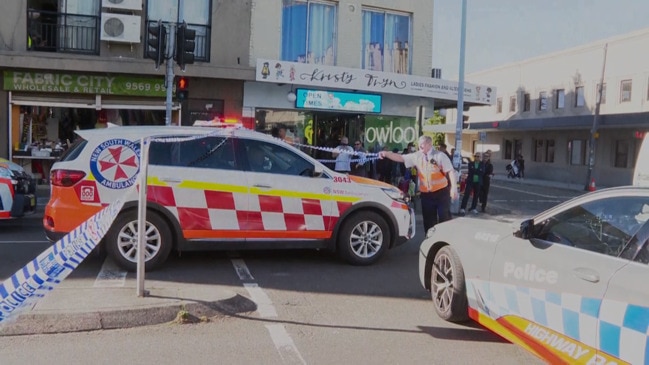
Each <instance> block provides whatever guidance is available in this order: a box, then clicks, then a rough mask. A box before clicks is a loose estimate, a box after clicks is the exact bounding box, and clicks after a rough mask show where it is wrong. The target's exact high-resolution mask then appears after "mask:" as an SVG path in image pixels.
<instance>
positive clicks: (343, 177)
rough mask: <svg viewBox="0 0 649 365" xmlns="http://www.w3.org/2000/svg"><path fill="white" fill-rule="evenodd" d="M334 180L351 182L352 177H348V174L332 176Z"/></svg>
mask: <svg viewBox="0 0 649 365" xmlns="http://www.w3.org/2000/svg"><path fill="white" fill-rule="evenodd" d="M334 182H339V183H350V182H352V179H350V178H349V176H334Z"/></svg>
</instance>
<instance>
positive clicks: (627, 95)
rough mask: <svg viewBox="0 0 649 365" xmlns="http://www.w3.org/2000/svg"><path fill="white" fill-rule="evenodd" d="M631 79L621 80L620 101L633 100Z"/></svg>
mask: <svg viewBox="0 0 649 365" xmlns="http://www.w3.org/2000/svg"><path fill="white" fill-rule="evenodd" d="M631 88H632V83H631V80H622V81H621V82H620V103H627V102H630V101H631Z"/></svg>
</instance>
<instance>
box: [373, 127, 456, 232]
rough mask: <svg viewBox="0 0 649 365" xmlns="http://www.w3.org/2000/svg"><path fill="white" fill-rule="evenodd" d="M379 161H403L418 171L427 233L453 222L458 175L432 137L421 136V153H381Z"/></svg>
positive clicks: (408, 166)
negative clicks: (450, 220) (452, 204)
mask: <svg viewBox="0 0 649 365" xmlns="http://www.w3.org/2000/svg"><path fill="white" fill-rule="evenodd" d="M379 158H389V159H390V160H392V161H396V162H403V163H404V164H405V166H406V168H410V167H415V168H416V170H417V178H418V180H419V192H420V198H419V199H420V201H421V213H422V215H423V218H424V233H425V232H427V231H428V230H429V229H430V228H432V227H433V226H435V224H437V223H441V222H444V221H447V220H449V219H451V217H450V216H449V214H448V213H449V211H450V206H451V199H456V198H457V195H458V193H457V176H456V173H455V170H454V169H453V165H452V164H451V161H450V160H449V158H448V157H447V156H446V155H445V154H444V153H443V152H440V151H436V150H435V149H434V148H433V140H432V139H431V138H430V137H429V136H421V137H419V151H415V152H412V153H407V154H403V155H400V154H398V153H394V152H388V151H381V152H379ZM447 175H448V176H447ZM449 181H450V189H449Z"/></svg>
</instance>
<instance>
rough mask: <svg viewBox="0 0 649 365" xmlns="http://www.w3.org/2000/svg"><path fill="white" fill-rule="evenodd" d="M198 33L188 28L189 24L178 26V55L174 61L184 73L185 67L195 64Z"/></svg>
mask: <svg viewBox="0 0 649 365" xmlns="http://www.w3.org/2000/svg"><path fill="white" fill-rule="evenodd" d="M195 39H196V31H195V30H193V29H189V28H187V23H185V22H183V23H182V24H180V25H178V29H177V30H176V55H175V57H174V60H176V63H177V64H178V66H180V68H181V69H182V70H183V71H184V70H185V65H190V64H192V63H194V49H195V48H196V42H195Z"/></svg>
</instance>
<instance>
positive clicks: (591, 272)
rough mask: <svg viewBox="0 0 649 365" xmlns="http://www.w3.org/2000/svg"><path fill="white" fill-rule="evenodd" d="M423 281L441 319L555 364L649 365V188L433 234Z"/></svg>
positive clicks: (461, 223) (423, 261) (453, 225)
mask: <svg viewBox="0 0 649 365" xmlns="http://www.w3.org/2000/svg"><path fill="white" fill-rule="evenodd" d="M419 277H420V281H421V283H422V285H423V286H424V287H425V288H426V289H428V290H430V291H431V296H432V299H433V302H434V307H435V311H436V312H437V314H438V315H439V316H440V317H441V318H443V319H446V320H449V321H462V320H466V319H468V318H469V317H470V318H472V319H474V320H476V321H477V322H479V323H481V324H482V325H484V326H485V327H487V328H489V329H491V330H492V331H494V332H496V333H498V334H499V335H501V336H503V337H504V338H506V339H508V340H510V341H511V342H514V343H516V344H519V345H521V346H522V347H524V348H525V349H527V350H529V351H531V352H532V353H534V354H536V355H538V356H539V357H541V358H543V359H545V360H547V361H548V362H549V363H552V364H559V363H561V364H563V363H566V364H625V363H631V364H647V363H648V362H649V337H648V334H649V287H648V286H647V285H646V284H645V280H646V279H647V278H649V188H646V187H620V188H611V189H604V190H600V191H596V192H593V193H589V194H585V195H582V196H579V197H577V198H574V199H572V200H570V201H567V202H565V203H562V204H560V205H558V206H556V207H554V208H552V209H549V210H547V211H545V212H543V213H541V214H539V215H537V216H535V217H534V218H532V219H528V220H524V221H523V222H522V223H521V224H520V226H516V227H512V226H511V225H510V224H507V223H502V222H497V221H492V220H480V219H471V218H460V219H454V220H452V221H449V222H445V223H442V224H438V225H437V226H435V227H434V228H432V229H431V230H430V231H429V232H428V234H427V238H426V239H425V240H424V241H423V243H422V244H421V248H420V256H419Z"/></svg>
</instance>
